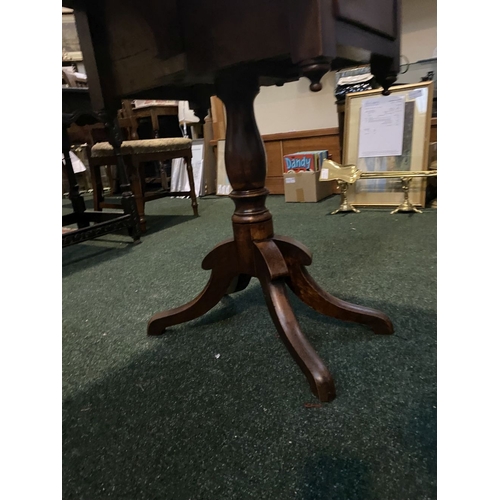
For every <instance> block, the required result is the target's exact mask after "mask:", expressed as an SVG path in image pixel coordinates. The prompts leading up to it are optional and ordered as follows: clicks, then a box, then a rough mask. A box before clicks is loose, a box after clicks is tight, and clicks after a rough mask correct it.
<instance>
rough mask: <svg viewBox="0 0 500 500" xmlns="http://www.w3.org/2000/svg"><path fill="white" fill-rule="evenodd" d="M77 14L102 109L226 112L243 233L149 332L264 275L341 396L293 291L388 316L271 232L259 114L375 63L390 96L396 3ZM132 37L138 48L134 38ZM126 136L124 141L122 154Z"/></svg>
mask: <svg viewBox="0 0 500 500" xmlns="http://www.w3.org/2000/svg"><path fill="white" fill-rule="evenodd" d="M63 3H64V5H65V6H67V7H73V8H74V9H75V18H76V23H77V28H78V33H79V37H80V43H81V47H82V52H83V56H84V60H85V65H86V68H87V75H88V79H89V86H90V90H91V93H92V99H93V102H94V106H96V107H97V108H98V109H105V110H107V112H108V113H110V111H109V110H112V109H113V107H114V106H116V105H117V103H116V101H117V99H118V98H136V99H141V98H148V99H175V100H188V101H190V102H191V103H192V104H191V107H192V109H195V111H196V112H197V115H198V116H199V117H200V118H201V119H202V120H203V118H204V116H205V115H206V110H207V109H208V108H209V106H210V97H211V96H212V95H217V96H218V97H219V98H220V99H221V100H222V101H223V102H224V105H225V108H226V114H227V133H226V144H225V160H226V165H227V174H228V177H229V180H230V182H231V185H232V188H233V191H232V193H231V195H230V196H231V198H232V200H233V202H234V204H235V212H234V214H233V216H232V224H233V234H234V237H233V238H230V239H228V240H226V241H223V242H222V243H220V244H219V245H218V246H216V247H215V248H214V250H212V251H211V252H210V253H209V254H208V255H207V256H206V257H205V259H204V260H203V262H202V267H203V268H204V269H207V270H210V271H211V277H210V279H209V282H208V284H207V286H206V287H205V289H204V290H203V291H202V292H201V294H200V295H199V296H198V297H197V298H195V299H194V300H192V301H191V302H188V303H187V304H186V305H184V306H181V307H178V308H175V309H172V310H170V311H165V312H162V313H159V314H156V315H155V316H153V317H152V318H151V320H150V321H149V324H148V333H149V334H150V335H159V334H161V333H163V331H164V330H165V329H166V328H168V327H169V326H172V325H175V324H178V323H182V322H185V321H189V320H192V319H194V318H196V317H198V316H200V315H202V314H204V313H206V312H207V311H208V310H210V309H211V308H212V307H214V306H215V305H216V304H217V303H218V302H219V300H220V299H221V298H222V297H223V296H224V295H225V294H227V293H233V292H237V291H240V290H243V289H244V288H245V287H246V286H247V284H248V282H249V281H250V279H251V278H252V277H256V278H258V279H259V281H260V283H261V286H262V289H263V291H264V295H265V297H266V301H267V305H268V309H269V313H270V314H271V317H272V319H273V321H274V323H275V325H276V328H277V330H278V332H279V334H280V335H281V338H282V339H283V342H284V343H285V345H286V347H287V348H288V349H289V351H290V353H291V355H292V356H293V357H294V359H295V361H296V362H297V364H298V366H299V367H300V368H301V369H302V371H303V372H304V374H305V376H306V378H307V380H308V382H309V384H310V387H311V390H312V392H313V393H314V394H315V395H316V396H317V397H318V398H319V399H320V400H321V401H330V400H332V399H333V398H334V397H335V385H334V382H333V378H332V376H331V374H330V372H329V370H328V369H327V367H326V365H325V364H324V363H323V361H322V360H321V359H320V357H319V356H318V355H317V353H316V352H315V351H314V349H313V348H312V346H311V345H310V344H309V342H308V341H307V339H306V338H305V336H304V335H303V333H302V331H301V329H300V327H299V324H298V322H297V319H296V317H295V315H294V312H293V309H292V307H291V305H290V303H289V301H288V297H287V293H286V287H287V286H288V287H289V288H290V289H291V290H292V292H294V293H295V294H296V295H297V296H298V297H299V298H300V299H301V300H303V301H304V302H305V303H306V304H308V305H310V306H311V307H312V308H314V309H315V310H317V311H319V312H321V313H323V314H326V315H329V316H332V317H336V318H338V319H342V320H346V321H354V322H358V323H364V324H366V325H368V326H369V327H370V328H372V329H373V331H374V332H375V333H379V334H390V333H392V332H393V326H392V324H391V322H390V320H389V318H388V317H387V316H386V315H385V314H383V313H381V312H379V311H375V310H372V309H368V308H365V307H362V306H357V305H354V304H349V303H347V302H344V301H342V300H340V299H337V298H335V297H333V296H331V295H329V294H328V293H326V292H325V291H323V290H322V289H321V288H320V287H319V286H318V285H317V284H316V283H315V281H314V280H313V279H312V278H311V276H309V274H308V272H307V270H306V266H308V265H309V264H311V254H310V252H309V251H308V250H307V249H306V248H305V247H304V246H303V245H302V244H301V243H299V242H296V241H294V240H292V239H290V238H288V237H286V236H277V235H275V234H274V230H273V222H272V216H271V213H270V212H269V210H268V209H267V208H266V206H265V199H266V196H267V194H268V190H267V189H265V187H264V184H265V179H266V157H265V152H264V147H263V144H262V139H261V137H260V134H259V131H258V128H257V125H256V122H255V116H254V109H253V100H254V98H255V96H256V95H257V93H258V92H259V87H260V85H273V84H283V83H285V82H287V81H292V80H296V79H298V78H299V77H300V76H307V77H308V78H309V79H310V80H311V85H310V89H311V90H312V91H318V90H320V89H321V83H320V80H321V77H322V76H323V75H324V74H325V73H326V72H328V71H330V70H332V69H336V68H339V67H345V66H348V65H353V64H356V63H359V62H370V64H371V70H372V73H373V74H374V75H375V76H376V78H377V80H378V81H379V82H381V83H382V84H383V86H384V89H385V90H384V92H385V93H389V90H388V89H389V87H390V85H391V84H392V83H393V82H394V81H395V80H396V75H397V72H398V69H399V40H400V16H401V6H400V1H399V0H359V1H357V2H351V1H350V0H336V1H331V0H297V1H295V2H281V1H276V2H269V1H268V0H253V1H251V2H248V1H243V0H219V1H217V2H210V1H208V0H184V1H183V2H177V1H175V0H145V1H143V2H121V1H120V0H100V1H95V0H74V1H71V0H64V2H63ZM131 40H133V43H129V41H131ZM119 143H121V141H117V148H116V149H115V152H119V151H118V146H119Z"/></svg>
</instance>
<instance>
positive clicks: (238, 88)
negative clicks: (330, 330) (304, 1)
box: [148, 70, 393, 401]
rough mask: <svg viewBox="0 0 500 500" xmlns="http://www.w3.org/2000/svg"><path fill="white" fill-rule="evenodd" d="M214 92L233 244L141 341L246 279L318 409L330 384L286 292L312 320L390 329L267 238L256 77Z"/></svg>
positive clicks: (223, 84) (230, 79) (301, 252)
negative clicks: (220, 109)
mask: <svg viewBox="0 0 500 500" xmlns="http://www.w3.org/2000/svg"><path fill="white" fill-rule="evenodd" d="M216 89H217V94H218V97H219V98H220V99H221V100H222V101H223V102H224V104H225V106H226V113H227V133H226V146H225V160H226V166H227V175H228V178H229V181H230V182H231V186H232V188H233V191H232V193H231V194H230V197H231V199H232V200H233V202H234V204H235V207H236V208H235V211H234V214H233V216H232V223H233V232H234V237H233V238H231V239H229V240H226V241H223V242H221V243H220V244H219V245H217V246H216V247H215V248H214V249H213V250H212V251H211V252H210V253H209V254H208V255H207V256H206V257H205V259H204V260H203V262H202V267H203V269H206V270H210V271H211V275H210V279H209V281H208V283H207V285H206V286H205V288H204V290H203V291H202V292H201V293H200V294H199V295H198V297H196V298H195V299H194V300H192V301H191V302H189V303H187V304H185V305H183V306H181V307H178V308H175V309H171V310H168V311H165V312H161V313H158V314H156V315H154V316H153V317H152V318H151V319H150V321H149V323H148V334H149V335H160V334H162V333H163V332H164V331H165V329H166V328H168V327H170V326H173V325H177V324H179V323H184V322H185V321H190V320H192V319H195V318H197V317H199V316H201V315H203V314H205V313H206V312H208V311H209V310H210V309H212V308H213V307H214V306H215V305H216V304H217V303H218V302H219V301H220V300H221V299H222V297H223V296H224V295H226V294H230V293H234V292H238V291H241V290H243V289H245V288H246V287H247V285H248V283H249V281H250V279H251V278H252V277H255V278H258V280H259V281H260V284H261V286H262V290H263V292H264V296H265V298H266V302H267V307H268V309H269V313H270V315H271V317H272V319H273V321H274V324H275V326H276V329H277V330H278V332H279V334H280V336H281V338H282V340H283V342H284V343H285V345H286V347H287V348H288V350H289V351H290V354H291V355H292V356H293V358H294V359H295V361H296V362H297V364H298V365H299V367H300V368H301V370H302V371H303V372H304V374H305V376H306V378H307V380H308V382H309V385H310V387H311V390H312V392H313V394H314V395H315V396H316V397H317V398H318V399H319V400H320V401H331V400H332V399H334V398H335V384H334V381H333V378H332V376H331V374H330V372H329V371H328V368H327V367H326V366H325V364H324V363H323V361H322V360H321V358H320V357H319V356H318V354H317V353H316V351H315V350H314V349H313V347H312V346H311V344H310V343H309V342H308V340H307V338H306V337H305V336H304V334H303V333H302V331H301V329H300V326H299V324H298V322H297V318H296V317H295V314H294V312H293V309H292V307H291V305H290V303H289V301H288V296H287V287H288V288H289V289H290V290H291V291H292V292H293V293H295V294H296V295H297V297H299V299H301V300H302V301H303V302H304V303H306V304H307V305H308V306H310V307H312V308H313V309H315V310H316V311H318V312H319V313H322V314H325V315H327V316H331V317H333V318H337V319H340V320H345V321H352V322H356V323H363V324H366V325H367V326H369V327H370V328H371V329H372V330H373V332H374V333H377V334H391V333H393V326H392V323H391V321H390V319H389V318H388V317H387V316H386V315H385V314H384V313H382V312H379V311H376V310H373V309H369V308H366V307H362V306H358V305H355V304H350V303H348V302H345V301H343V300H340V299H338V298H336V297H333V296H331V295H329V294H328V293H327V292H325V291H324V290H322V289H321V288H320V287H319V286H318V285H317V283H316V282H315V281H314V279H313V278H312V277H311V276H310V275H309V273H308V272H307V269H306V266H308V265H310V264H311V261H312V258H311V253H310V252H309V250H308V249H307V248H306V247H305V246H303V245H302V244H301V243H299V242H298V241H295V240H293V239H291V238H288V237H286V236H278V235H275V234H274V229H273V221H272V216H271V213H270V212H269V210H268V209H267V208H266V206H265V200H266V196H267V194H268V190H267V189H266V188H265V187H264V183H265V178H266V156H265V151H264V147H263V143H262V139H261V137H260V134H259V130H258V128H257V124H256V122H255V116H254V109H253V101H254V99H255V97H256V95H257V94H258V92H259V84H258V77H257V76H256V75H255V74H252V73H251V72H247V71H244V70H242V71H231V72H230V73H228V74H227V75H225V76H221V77H219V79H218V80H217V81H216ZM270 369H272V368H271V367H270Z"/></svg>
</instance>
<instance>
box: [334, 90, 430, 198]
mask: <svg viewBox="0 0 500 500" xmlns="http://www.w3.org/2000/svg"><path fill="white" fill-rule="evenodd" d="M432 96H433V82H432V81H426V82H420V83H414V84H409V85H400V86H395V87H393V88H392V89H391V93H390V95H388V96H383V95H382V90H381V89H377V90H367V91H365V92H357V93H353V94H347V97H346V103H345V122H344V147H343V152H344V158H343V163H344V165H346V164H354V165H356V166H357V167H358V169H359V170H361V172H380V173H383V172H388V171H391V172H398V173H399V172H401V174H402V175H404V173H405V172H409V171H423V170H427V169H428V157H429V137H430V128H431V117H432ZM347 195H348V197H349V201H350V202H351V204H352V205H358V206H398V205H399V204H400V203H401V202H402V200H403V192H402V189H401V181H399V179H397V178H386V179H383V178H380V179H369V178H365V179H363V178H361V179H360V180H358V181H357V182H356V183H355V184H353V185H351V186H350V187H349V190H348V192H347ZM410 199H411V201H412V203H413V204H414V205H416V206H423V205H424V204H425V179H422V178H414V179H413V180H412V182H411V183H410Z"/></svg>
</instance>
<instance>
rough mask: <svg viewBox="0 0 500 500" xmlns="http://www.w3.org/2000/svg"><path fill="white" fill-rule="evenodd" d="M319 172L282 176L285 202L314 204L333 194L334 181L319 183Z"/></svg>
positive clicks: (294, 173) (292, 173) (290, 173)
mask: <svg viewBox="0 0 500 500" xmlns="http://www.w3.org/2000/svg"><path fill="white" fill-rule="evenodd" d="M319 176H320V172H297V173H296V172H293V171H292V172H289V173H288V174H283V182H284V183H285V201H286V202H287V203H289V202H292V203H293V202H298V203H314V202H316V201H319V200H322V199H323V198H326V197H327V196H330V195H331V194H333V193H334V188H335V185H336V184H335V181H329V182H320V180H319Z"/></svg>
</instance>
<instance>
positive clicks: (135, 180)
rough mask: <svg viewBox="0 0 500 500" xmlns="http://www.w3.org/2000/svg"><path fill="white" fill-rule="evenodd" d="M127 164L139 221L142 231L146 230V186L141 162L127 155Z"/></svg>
mask: <svg viewBox="0 0 500 500" xmlns="http://www.w3.org/2000/svg"><path fill="white" fill-rule="evenodd" d="M125 164H126V165H127V170H128V171H129V176H130V187H131V188H132V193H134V198H135V201H136V204H137V213H138V214H139V221H140V227H141V232H142V233H145V232H146V229H147V227H146V216H145V204H146V203H145V201H144V186H143V183H142V182H141V181H142V176H141V164H140V163H139V162H136V161H134V159H133V158H131V157H130V156H125Z"/></svg>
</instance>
